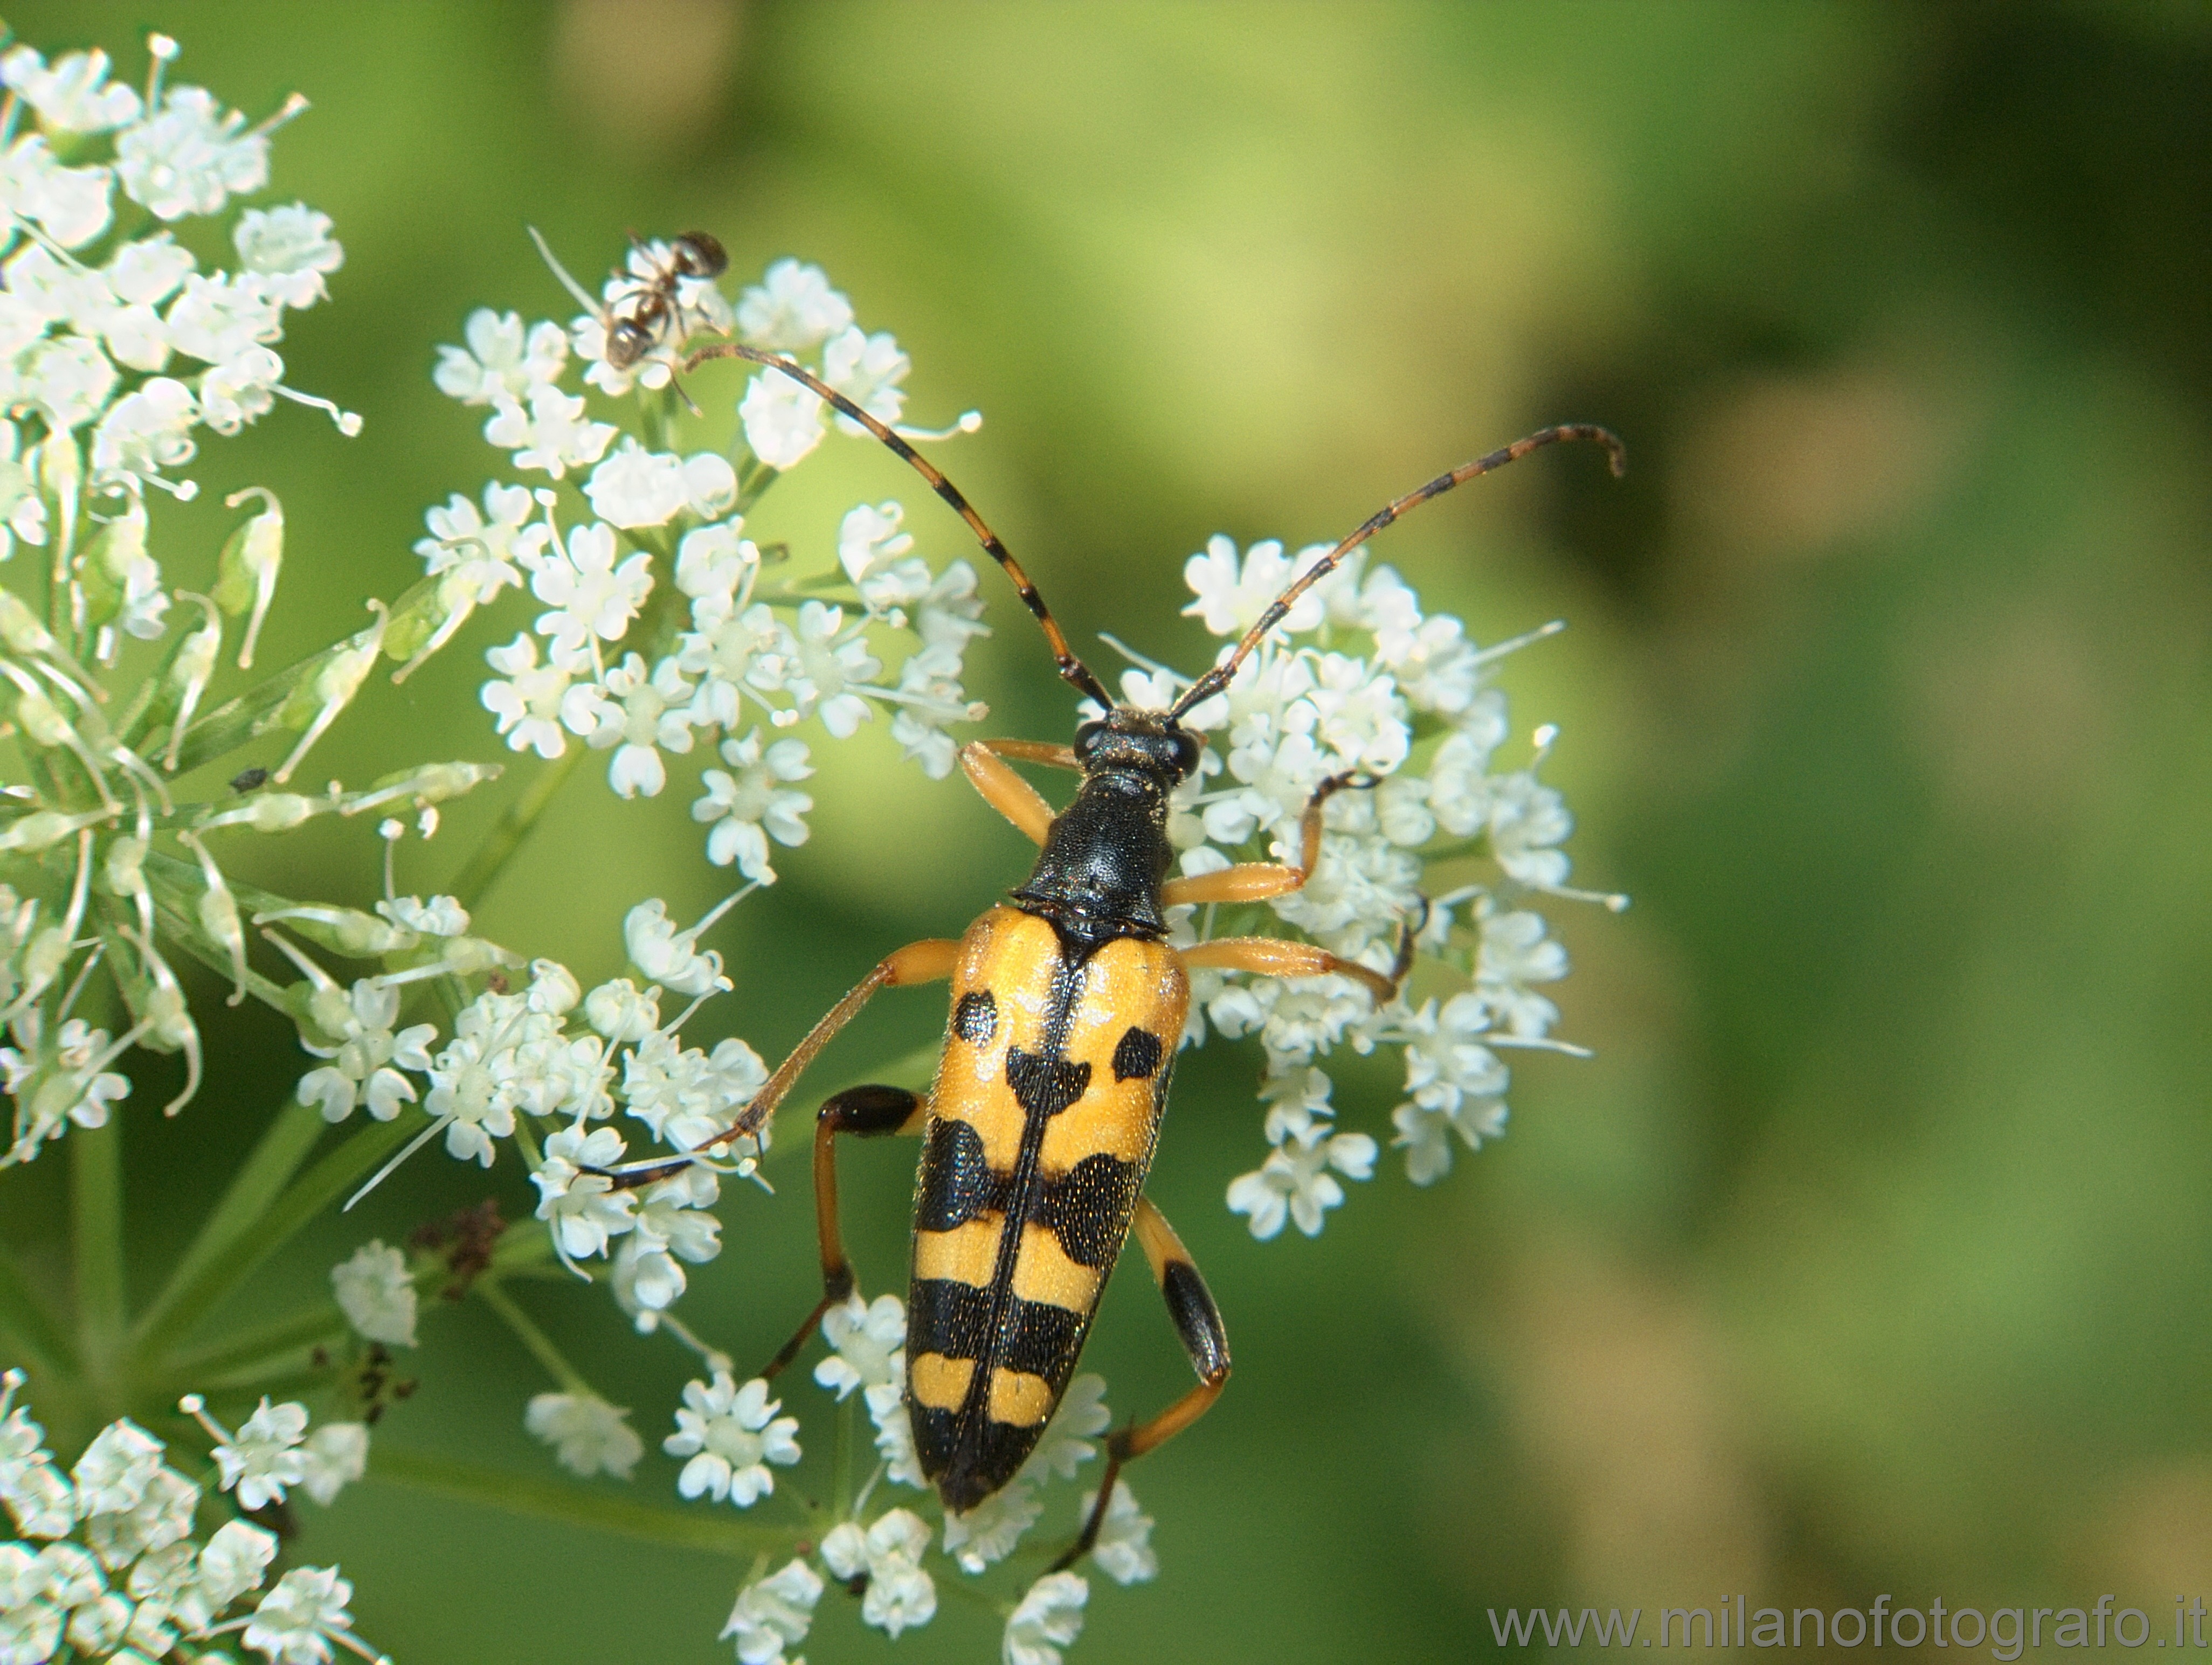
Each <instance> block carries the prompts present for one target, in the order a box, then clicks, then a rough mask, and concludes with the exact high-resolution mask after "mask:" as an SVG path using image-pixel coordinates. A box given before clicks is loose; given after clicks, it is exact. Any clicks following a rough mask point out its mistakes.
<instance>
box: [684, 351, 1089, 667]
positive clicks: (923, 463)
mask: <svg viewBox="0 0 2212 1665" xmlns="http://www.w3.org/2000/svg"><path fill="white" fill-rule="evenodd" d="M709 359H743V360H745V361H746V362H747V363H748V364H757V365H763V366H766V367H767V368H769V369H770V370H775V371H780V372H782V373H783V374H784V375H787V376H788V377H790V378H791V379H792V380H793V381H795V382H797V383H798V384H799V385H800V386H802V387H804V388H805V389H806V390H807V391H810V392H811V393H813V394H814V395H815V396H816V397H817V398H821V399H823V400H826V401H827V402H828V403H829V404H830V405H831V406H832V407H833V408H834V409H836V410H837V411H838V412H839V413H841V414H842V415H847V416H849V417H851V418H852V419H853V420H854V421H856V422H858V423H859V424H860V426H861V427H864V428H866V429H867V431H868V432H869V433H872V434H874V435H875V436H876V438H877V439H880V440H882V441H883V443H884V445H886V446H888V447H890V450H892V451H896V453H897V454H898V455H899V456H900V457H903V458H904V459H905V460H906V462H907V463H908V466H909V467H911V468H912V469H914V471H915V473H916V474H919V475H921V477H922V478H923V479H924V480H927V481H928V482H929V488H930V490H932V491H933V492H935V493H937V494H938V495H939V497H941V498H943V499H944V500H945V501H946V502H947V503H950V504H951V506H952V508H953V512H955V513H956V514H957V515H958V516H959V517H960V518H961V519H963V520H964V521H966V522H967V523H968V530H969V531H971V532H973V533H975V537H976V541H977V542H980V543H981V544H982V546H983V548H984V551H985V553H986V554H988V555H989V556H990V557H991V559H992V560H995V561H997V562H998V563H999V565H1000V566H1003V567H1004V568H1006V576H1007V577H1008V578H1012V580H1013V581H1014V588H1015V589H1016V590H1018V591H1019V592H1020V593H1021V597H1022V601H1023V602H1024V605H1026V606H1027V607H1028V608H1029V610H1030V613H1031V614H1033V615H1035V616H1036V621H1037V627H1038V628H1039V629H1041V630H1042V631H1043V632H1044V639H1045V641H1046V642H1047V643H1048V645H1050V646H1051V648H1052V657H1053V663H1054V664H1055V665H1056V666H1057V667H1058V668H1059V669H1060V675H1061V677H1062V678H1063V679H1064V680H1066V681H1068V682H1071V683H1073V685H1074V686H1075V687H1076V688H1077V689H1078V690H1079V691H1080V692H1082V693H1086V694H1088V695H1090V696H1091V698H1092V699H1096V700H1097V702H1098V703H1099V704H1100V705H1103V706H1104V707H1105V708H1106V709H1107V710H1109V711H1111V710H1113V709H1114V707H1115V706H1116V705H1119V704H1120V703H1121V702H1120V701H1119V700H1117V699H1115V698H1114V696H1113V695H1112V694H1110V693H1107V692H1106V685H1105V684H1104V683H1103V682H1101V681H1099V680H1098V678H1097V676H1096V675H1093V674H1092V672H1091V667H1090V666H1088V665H1086V664H1085V663H1083V661H1082V660H1080V659H1079V658H1077V657H1075V652H1074V650H1073V649H1072V648H1070V647H1069V646H1068V645H1067V637H1066V634H1065V633H1063V632H1062V631H1061V630H1060V621H1059V620H1057V619H1055V618H1054V617H1053V616H1052V609H1051V608H1048V607H1047V606H1046V605H1045V604H1044V597H1043V596H1041V595H1039V594H1038V593H1037V587H1036V585H1035V584H1031V583H1030V575H1029V574H1028V573H1026V572H1023V571H1022V568H1021V563H1020V562H1018V561H1017V560H1015V559H1014V558H1013V556H1012V555H1011V554H1008V553H1007V550H1006V545H1005V544H1003V543H1001V542H1000V541H999V535H998V534H997V533H996V532H994V531H993V530H991V529H990V527H989V526H988V525H987V524H985V523H984V519H983V517H982V516H981V515H980V514H978V513H976V512H975V506H974V505H973V504H971V503H970V502H969V500H967V499H966V498H965V497H963V496H962V495H961V493H960V488H959V487H957V486H956V485H954V484H953V483H952V482H951V481H950V480H947V479H946V478H945V476H944V475H942V474H939V472H938V471H937V469H936V466H935V465H934V464H933V463H930V462H928V461H927V460H926V459H925V458H924V457H922V455H921V452H920V451H916V450H915V448H914V447H913V446H912V445H908V444H907V442H906V441H905V440H904V439H901V438H900V437H899V435H898V433H896V430H894V429H893V428H892V427H890V424H889V423H887V422H883V421H878V420H877V419H876V418H875V417H873V416H872V415H869V414H868V413H867V412H866V411H865V410H863V409H860V406H859V405H857V404H854V403H853V402H852V401H851V400H850V399H848V398H847V397H845V396H844V395H843V394H842V393H840V392H839V391H837V390H836V388H834V387H831V386H830V385H829V384H828V383H826V382H824V381H823V380H822V379H821V378H819V377H818V376H816V375H814V374H813V373H811V372H809V371H808V370H806V369H805V367H804V366H800V365H797V364H793V362H792V361H791V360H789V359H787V358H781V357H779V356H778V355H777V354H774V353H768V352H763V351H762V350H761V349H760V348H757V347H746V346H744V345H741V344H740V343H738V342H733V341H724V342H714V343H713V344H712V345H710V346H707V347H702V348H700V349H699V350H698V351H697V352H696V353H694V354H692V355H691V356H690V358H688V359H686V360H684V374H685V375H687V376H688V375H690V373H691V372H693V371H695V370H696V369H697V368H698V367H699V366H701V365H702V364H704V363H706V362H707V361H708V360H709Z"/></svg>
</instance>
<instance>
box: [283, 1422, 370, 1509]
mask: <svg viewBox="0 0 2212 1665" xmlns="http://www.w3.org/2000/svg"><path fill="white" fill-rule="evenodd" d="M301 1457H302V1458H303V1460H304V1462H305V1471H304V1472H303V1473H302V1474H301V1477H300V1484H301V1486H303V1487H305V1488H306V1490H307V1495H308V1496H309V1497H311V1498H313V1499H314V1500H315V1501H316V1502H317V1503H319V1504H321V1505H324V1506H325V1508H327V1507H328V1506H329V1505H331V1504H333V1503H335V1502H337V1495H338V1493H339V1492H340V1491H342V1490H343V1488H344V1487H346V1486H349V1485H351V1484H352V1483H353V1482H354V1481H355V1480H359V1479H360V1478H361V1477H362V1475H363V1474H367V1473H368V1424H367V1423H365V1422H323V1423H319V1424H317V1425H316V1426H315V1429H314V1431H313V1432H312V1433H310V1434H309V1435H308V1436H307V1444H306V1445H305V1446H303V1447H302V1448H301Z"/></svg>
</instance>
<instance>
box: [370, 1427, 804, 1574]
mask: <svg viewBox="0 0 2212 1665" xmlns="http://www.w3.org/2000/svg"><path fill="white" fill-rule="evenodd" d="M368 1478H369V1479H370V1480H380V1481H383V1482H385V1483H386V1484H389V1485H393V1486H407V1487H410V1488H411V1489H412V1490H415V1491H417V1492H431V1493H433V1494H435V1495H436V1496H439V1497H445V1498H459V1500H461V1501H462V1502H464V1503H474V1504H480V1505H483V1506H484V1507H485V1508H487V1509H502V1510H505V1511H507V1512H508V1513H510V1514H514V1515H523V1516H526V1517H530V1518H532V1519H535V1520H541V1521H558V1522H560V1523H562V1524H564V1525H568V1526H580V1527H583V1528H586V1529H588V1530H592V1531H597V1532H609V1533H614V1534H617V1535H620V1536H622V1537H625V1538H635V1539H637V1540H639V1541H641V1542H645V1543H649V1544H659V1545H661V1546H663V1547H666V1548H670V1549H697V1550H703V1551H705V1552H706V1553H708V1554H711V1555H729V1556H733V1557H737V1558H740V1559H749V1558H750V1557H752V1556H755V1555H761V1554H769V1555H774V1554H789V1553H791V1552H792V1550H793V1547H794V1546H795V1542H796V1535H794V1534H793V1532H792V1531H791V1529H789V1528H787V1527H775V1526H763V1525H757V1524H755V1523H751V1522H749V1521H739V1520H732V1519H731V1518H730V1517H729V1514H728V1511H714V1512H713V1513H709V1512H708V1511H705V1510H700V1511H696V1513H685V1512H681V1511H677V1510H673V1509H661V1508H658V1507H656V1506H654V1505H652V1504H644V1503H635V1502H632V1501H631V1500H630V1499H629V1498H624V1497H619V1496H617V1495H615V1494H614V1493H612V1492H609V1491H607V1490H606V1489H605V1488H604V1487H598V1486H578V1485H574V1484H573V1483H571V1482H568V1481H562V1480H543V1479H540V1478H538V1476H536V1475H531V1474H514V1473H513V1472H511V1471H510V1470H507V1469H504V1468H494V1467H492V1466H491V1465H490V1464H489V1463H483V1462H468V1461H466V1460H465V1459H463V1458H459V1457H443V1456H429V1455H428V1454H426V1453H423V1452H420V1451H402V1450H392V1449H391V1448H390V1447H388V1446H387V1445H386V1444H382V1443H379V1444H376V1445H375V1447H374V1451H373V1453H372V1455H371V1456H370V1458H369V1465H368Z"/></svg>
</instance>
